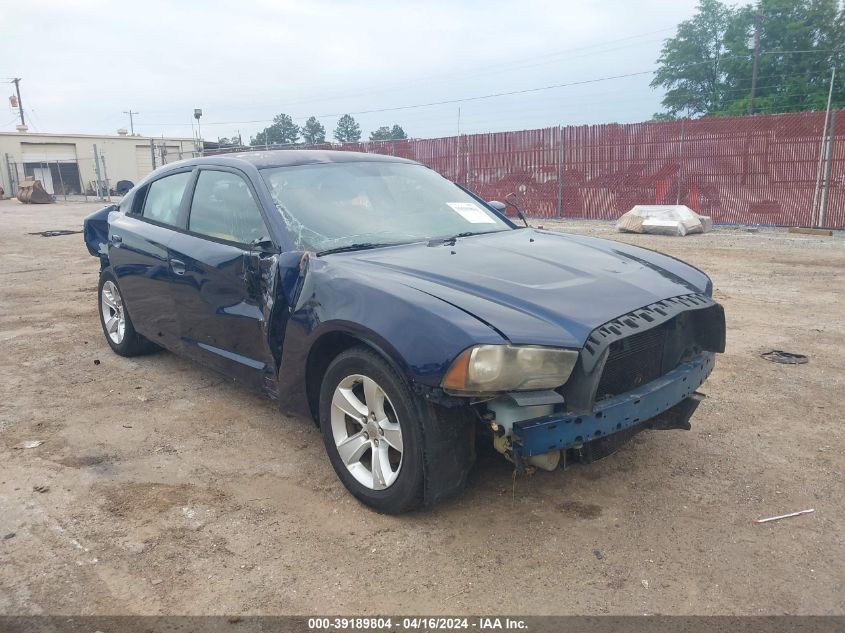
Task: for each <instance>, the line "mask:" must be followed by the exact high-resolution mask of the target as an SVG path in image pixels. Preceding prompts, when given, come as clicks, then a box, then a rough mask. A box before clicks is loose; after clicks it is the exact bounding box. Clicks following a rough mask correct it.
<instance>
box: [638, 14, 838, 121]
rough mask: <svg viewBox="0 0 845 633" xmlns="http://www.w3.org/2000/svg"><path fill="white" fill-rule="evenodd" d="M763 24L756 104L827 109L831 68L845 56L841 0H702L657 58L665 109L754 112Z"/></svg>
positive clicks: (771, 108) (765, 108) (762, 109)
mask: <svg viewBox="0 0 845 633" xmlns="http://www.w3.org/2000/svg"><path fill="white" fill-rule="evenodd" d="M757 30H759V36H760V56H759V62H758V68H757V88H756V92H755V97H754V111H755V112H758V113H778V112H798V111H803V110H819V109H823V108H824V107H825V105H826V101H827V91H828V88H829V85H830V83H829V82H830V70H831V68H833V67H834V66H836V67H840V68H841V66H842V63H843V62H845V47H843V45H842V42H845V8H840V7H839V4H838V1H837V0H759V2H757V3H756V4H754V5H750V4H749V5H745V6H739V7H735V8H729V7H727V6H725V5H724V4H722V3H721V2H719V0H700V2H699V5H698V9H697V13H696V14H695V15H694V16H693V17H692V18H691V19H689V20H686V21H684V22H682V23H681V24H679V25H678V30H677V33H676V34H675V36H674V37H672V38H670V39H668V40H666V42H665V43H664V45H663V49H662V50H661V53H660V57H659V58H658V60H657V63H658V64H659V69H658V71H657V72H656V73H655V76H654V80H653V81H652V83H651V85H652V87H654V88H658V87H662V88H665V89H666V94H665V96H664V97H663V106H664V108H665V109H666V112H665V113H664V114H666V115H669V116H678V115H679V114H681V115H683V114H686V115H690V116H696V115H706V114H710V115H713V114H745V113H746V112H748V111H749V101H750V96H751V84H752V75H753V67H754V35H755V31H757ZM843 104H845V82H837V84H836V85H835V86H834V105H835V106H840V107H841V106H842V105H843Z"/></svg>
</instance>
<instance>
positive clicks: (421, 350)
mask: <svg viewBox="0 0 845 633" xmlns="http://www.w3.org/2000/svg"><path fill="white" fill-rule="evenodd" d="M302 274H303V275H305V276H307V279H298V280H296V283H297V285H298V287H299V288H301V293H300V294H299V296H297V297H296V300H295V302H294V303H293V305H294V306H295V308H294V309H293V311H292V313H291V315H290V318H289V319H288V322H287V326H286V333H285V337H284V349H283V351H282V360H281V365H280V370H279V400H280V404H281V405H282V406H283V408H286V409H291V410H296V411H301V412H303V413H304V412H308V404H307V398H306V389H305V387H306V372H305V369H306V366H307V362H308V355H309V353H310V350H311V349H312V348H313V347H314V346H315V345H316V344H317V343H318V341H319V340H320V339H321V338H322V337H323V336H326V335H329V334H332V333H338V332H340V333H343V334H345V335H348V336H350V337H352V338H354V339H356V340H360V341H361V342H363V343H365V344H368V345H370V346H371V347H374V348H375V349H377V350H378V351H380V353H382V355H384V356H385V357H386V358H387V359H389V360H390V362H391V363H393V364H394V366H395V367H396V368H397V370H398V371H399V372H400V374H401V375H403V376H404V377H405V378H406V380H408V382H409V384H410V385H411V386H412V388H419V387H420V386H422V387H426V388H436V387H438V386H439V385H440V382H441V380H442V377H443V374H444V373H445V371H446V370H447V369H448V367H449V364H450V363H451V362H452V360H454V358H455V357H456V356H457V355H458V354H459V353H460V352H461V351H463V350H464V349H466V348H467V347H469V346H471V345H475V344H478V343H501V342H502V341H503V339H502V337H501V336H500V335H499V334H498V333H497V332H495V331H494V330H493V329H491V328H490V327H489V326H487V325H486V324H484V323H483V322H481V321H479V320H478V319H477V318H475V317H474V316H472V315H470V314H468V313H466V312H464V311H463V310H460V309H459V308H456V307H455V306H453V305H451V304H449V303H447V302H445V301H442V300H440V299H437V298H436V297H433V296H431V295H428V294H426V293H423V292H420V291H419V290H415V289H413V288H411V287H409V286H405V285H403V284H401V283H398V282H396V281H395V280H392V279H383V278H379V279H373V278H370V277H365V276H363V275H360V274H356V273H348V272H346V271H343V270H342V269H341V268H340V267H338V266H334V265H331V264H330V263H328V262H326V261H325V260H322V259H321V258H312V259H311V261H310V262H309V265H308V267H307V268H304V269H303V273H302ZM282 277H283V278H284V277H285V275H284V273H283V275H282ZM288 279H290V281H289V282H288V284H285V285H290V284H291V283H293V277H288Z"/></svg>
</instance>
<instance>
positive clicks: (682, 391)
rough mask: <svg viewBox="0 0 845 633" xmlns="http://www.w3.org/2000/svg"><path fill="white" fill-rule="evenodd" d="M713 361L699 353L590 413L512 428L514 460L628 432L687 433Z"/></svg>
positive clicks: (552, 417)
mask: <svg viewBox="0 0 845 633" xmlns="http://www.w3.org/2000/svg"><path fill="white" fill-rule="evenodd" d="M714 357H715V354H714V353H713V352H702V353H701V354H699V355H698V356H696V357H695V358H693V359H692V360H690V361H687V362H685V363H682V364H681V365H679V366H678V367H676V368H675V369H673V370H672V371H670V372H669V373H667V374H665V375H664V376H661V377H660V378H658V379H657V380H653V381H651V382H650V383H647V384H645V385H642V386H641V387H638V388H637V389H635V390H633V391H630V392H628V393H625V394H623V395H621V396H617V397H615V398H609V399H607V400H603V401H601V402H599V403H598V404H596V406H595V407H594V408H593V410H592V411H591V412H589V413H585V414H571V413H557V414H554V415H549V416H544V417H541V418H535V419H533V420H523V421H521V422H516V423H515V424H514V426H513V451H514V454H519V455H520V456H521V457H523V458H524V457H530V456H532V455H540V454H542V453H547V452H548V451H553V450H564V449H568V448H571V447H573V446H576V445H581V444H587V443H588V442H591V441H595V440H598V439H599V438H602V437H606V436H612V435H615V434H619V433H621V432H623V431H626V430H628V429H632V427H640V426H641V427H642V428H655V429H689V419H690V416H691V415H692V414H693V412H694V411H695V409H696V407H698V404H699V402H700V400H701V394H697V393H696V391H695V390H696V389H697V388H698V387H699V385H701V383H703V382H704V381H705V380H706V379H707V376H709V375H710V372H711V371H713V366H714V360H715V358H714ZM643 423H646V424H643ZM640 430H641V429H640Z"/></svg>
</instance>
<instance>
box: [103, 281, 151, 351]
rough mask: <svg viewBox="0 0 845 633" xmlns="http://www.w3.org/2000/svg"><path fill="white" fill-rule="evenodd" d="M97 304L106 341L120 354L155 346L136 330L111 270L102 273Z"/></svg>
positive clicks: (149, 349)
mask: <svg viewBox="0 0 845 633" xmlns="http://www.w3.org/2000/svg"><path fill="white" fill-rule="evenodd" d="M97 305H98V307H99V313H100V325H101V326H102V327H103V334H105V336H106V342H107V343H108V344H109V347H111V348H112V351H113V352H114V353H115V354H118V355H119V356H138V355H140V354H146V353H148V352H150V351H151V350H152V349H154V348H155V346H154V345H153V344H152V343H150V342H149V341H148V340H147V339H145V338H144V337H143V336H141V335H140V334H138V333H137V332H136V331H135V327H134V326H133V325H132V319H130V318H129V310H128V309H127V307H126V304H125V303H124V301H123V295H122V294H121V293H120V288H119V287H118V285H117V279H116V278H115V276H114V275H113V274H112V273H110V272H109V271H103V272H102V273H101V274H100V284H99V286H98V288H97Z"/></svg>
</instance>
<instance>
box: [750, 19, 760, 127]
mask: <svg viewBox="0 0 845 633" xmlns="http://www.w3.org/2000/svg"><path fill="white" fill-rule="evenodd" d="M762 21H763V7H762V6H761V5H759V4H758V5H757V15H756V16H755V18H754V66H753V68H752V70H751V97H750V98H749V99H748V114H754V97H756V96H757V67H758V66H759V65H760V22H762Z"/></svg>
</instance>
